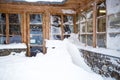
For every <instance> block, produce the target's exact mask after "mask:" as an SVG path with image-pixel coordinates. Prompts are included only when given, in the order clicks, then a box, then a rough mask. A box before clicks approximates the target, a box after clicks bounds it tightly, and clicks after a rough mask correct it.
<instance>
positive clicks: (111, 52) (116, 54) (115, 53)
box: [77, 46, 120, 57]
mask: <svg viewBox="0 0 120 80" xmlns="http://www.w3.org/2000/svg"><path fill="white" fill-rule="evenodd" d="M77 47H78V49H83V50H87V51H91V52H96V53H100V54H104V55H109V56H114V57H120V51H117V50H112V49H107V48H93V47H90V46H77Z"/></svg>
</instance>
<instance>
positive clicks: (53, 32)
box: [51, 26, 61, 34]
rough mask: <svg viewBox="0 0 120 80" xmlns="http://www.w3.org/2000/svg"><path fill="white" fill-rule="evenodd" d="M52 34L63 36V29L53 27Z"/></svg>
mask: <svg viewBox="0 0 120 80" xmlns="http://www.w3.org/2000/svg"><path fill="white" fill-rule="evenodd" d="M51 32H52V33H51V34H61V27H60V26H58V27H56V26H51Z"/></svg>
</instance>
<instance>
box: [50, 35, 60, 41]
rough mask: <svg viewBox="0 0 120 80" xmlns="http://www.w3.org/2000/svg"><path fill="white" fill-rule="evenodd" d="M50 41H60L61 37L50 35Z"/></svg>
mask: <svg viewBox="0 0 120 80" xmlns="http://www.w3.org/2000/svg"><path fill="white" fill-rule="evenodd" d="M51 39H52V40H61V35H56V34H53V35H51Z"/></svg>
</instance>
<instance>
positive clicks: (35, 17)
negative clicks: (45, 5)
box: [30, 14, 42, 23]
mask: <svg viewBox="0 0 120 80" xmlns="http://www.w3.org/2000/svg"><path fill="white" fill-rule="evenodd" d="M30 23H42V15H41V14H31V15H30Z"/></svg>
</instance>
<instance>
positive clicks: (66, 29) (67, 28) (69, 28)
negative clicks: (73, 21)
mask: <svg viewBox="0 0 120 80" xmlns="http://www.w3.org/2000/svg"><path fill="white" fill-rule="evenodd" d="M70 33H73V25H64V34H70Z"/></svg>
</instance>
